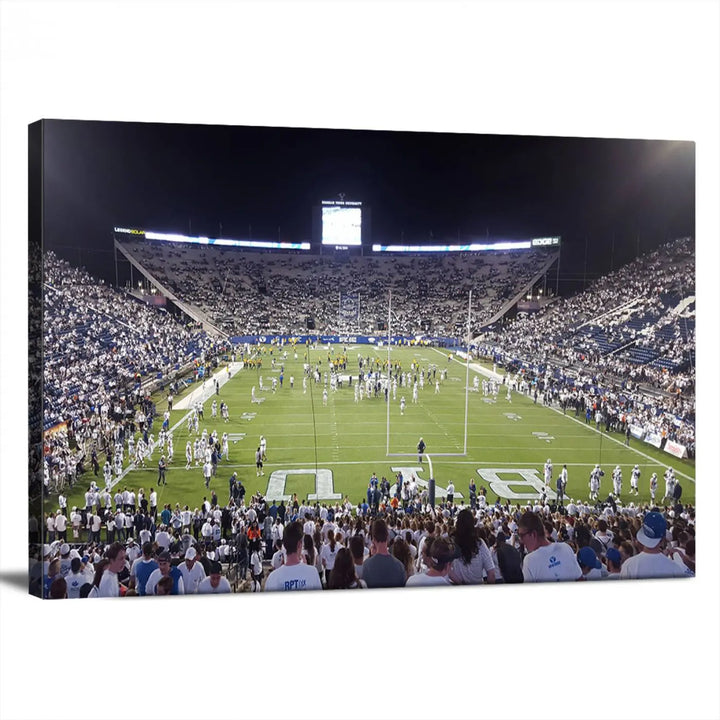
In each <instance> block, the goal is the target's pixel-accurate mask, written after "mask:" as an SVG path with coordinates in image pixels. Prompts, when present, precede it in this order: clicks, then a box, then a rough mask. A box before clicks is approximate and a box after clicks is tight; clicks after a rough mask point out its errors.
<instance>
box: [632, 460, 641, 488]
mask: <svg viewBox="0 0 720 720" xmlns="http://www.w3.org/2000/svg"><path fill="white" fill-rule="evenodd" d="M639 481H640V466H639V465H635V467H634V468H633V469H632V473H630V494H631V495H632V494H633V491H634V492H635V495H639V491H638V482H639Z"/></svg>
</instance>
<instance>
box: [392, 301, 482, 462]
mask: <svg viewBox="0 0 720 720" xmlns="http://www.w3.org/2000/svg"><path fill="white" fill-rule="evenodd" d="M471 313H472V290H470V291H469V292H468V314H467V329H466V343H467V352H466V353H465V411H464V417H463V449H462V452H446V453H443V452H433V457H466V456H467V449H468V447H467V444H468V409H469V405H470V338H471V337H472V336H471V334H470V318H471ZM391 346H392V290H391V291H389V292H388V321H387V349H388V350H387V352H388V355H387V383H388V401H387V403H386V405H387V407H386V448H385V454H386V456H387V457H412V456H414V455H417V453H413V452H391V451H390V425H391V423H390V377H391V369H392V359H391Z"/></svg>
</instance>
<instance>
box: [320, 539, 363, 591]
mask: <svg viewBox="0 0 720 720" xmlns="http://www.w3.org/2000/svg"><path fill="white" fill-rule="evenodd" d="M366 587H367V585H366V584H365V582H364V581H363V580H359V579H358V577H357V575H356V574H355V563H354V561H353V556H352V553H351V552H350V550H348V549H347V548H344V547H341V548H339V549H338V551H337V555H336V556H335V563H334V565H333V569H332V571H331V572H330V576H329V577H328V581H327V589H328V590H350V589H353V588H366Z"/></svg>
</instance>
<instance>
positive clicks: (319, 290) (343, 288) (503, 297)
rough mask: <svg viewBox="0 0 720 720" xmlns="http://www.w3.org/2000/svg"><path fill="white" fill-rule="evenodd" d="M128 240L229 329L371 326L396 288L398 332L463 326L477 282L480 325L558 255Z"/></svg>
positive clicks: (163, 278) (137, 254)
mask: <svg viewBox="0 0 720 720" xmlns="http://www.w3.org/2000/svg"><path fill="white" fill-rule="evenodd" d="M123 247H124V248H125V250H126V251H127V252H129V253H130V254H131V255H132V256H133V257H134V258H135V259H136V260H137V261H138V262H139V263H140V264H141V265H142V266H143V267H144V268H145V269H146V271H147V272H148V273H149V274H151V275H152V276H153V277H154V278H155V279H156V280H157V281H158V282H159V283H161V284H162V285H163V286H164V287H165V288H166V289H168V290H170V291H172V292H173V293H175V294H176V295H178V296H179V297H181V298H182V299H183V301H185V302H188V303H189V304H191V305H193V306H194V307H196V308H198V309H199V310H200V311H201V312H202V313H203V314H204V316H206V317H207V318H208V319H209V320H210V322H212V324H213V325H215V326H216V327H217V328H219V329H220V330H222V331H223V332H225V333H227V334H228V335H229V336H237V335H248V334H250V335H252V334H267V333H280V334H299V333H305V332H307V324H306V322H307V318H312V320H313V322H314V325H315V328H316V329H317V330H318V331H320V332H323V333H327V334H336V333H343V334H344V333H351V334H368V335H372V334H374V333H375V332H377V330H378V328H379V325H380V323H382V322H386V321H387V319H388V292H389V291H392V297H393V300H392V309H393V316H392V318H391V324H392V331H393V332H394V333H398V334H405V335H409V336H414V335H417V334H433V335H437V336H447V337H454V336H456V335H458V334H461V335H465V333H466V325H467V298H468V292H469V291H470V290H472V291H473V297H474V299H475V308H474V310H475V315H474V318H473V322H474V323H475V324H476V326H478V327H479V326H481V325H482V324H483V323H487V322H488V321H489V320H490V319H491V318H492V317H493V316H494V315H495V314H497V313H498V312H499V311H500V310H501V309H502V308H503V306H504V305H505V304H506V303H507V302H508V301H509V300H510V299H511V298H513V297H515V296H516V295H517V294H518V293H520V292H522V291H523V290H524V289H525V288H527V286H528V285H529V284H530V283H531V281H532V280H533V279H534V277H535V276H536V275H537V274H538V273H539V271H540V270H541V268H542V267H543V265H544V264H545V263H547V262H549V258H550V257H551V256H549V255H548V254H546V253H545V252H544V251H540V250H532V251H528V252H510V251H508V252H500V253H487V254H485V253H451V254H442V255H434V256H429V255H423V256H414V257H406V256H398V255H393V256H385V255H377V254H375V255H372V256H350V257H345V258H338V257H337V256H331V255H315V254H313V255H310V254H306V253H282V254H280V253H272V252H264V253H263V252H259V251H243V252H238V251H236V250H228V249H223V248H217V247H212V246H202V247H199V246H193V245H189V244H186V245H182V246H179V245H168V244H166V243H150V242H141V241H126V242H124V243H123ZM553 257H554V256H553ZM340 293H343V294H347V295H352V296H354V297H356V298H359V300H358V301H357V303H358V309H359V318H358V317H357V315H355V316H354V317H353V318H352V319H347V318H343V317H342V313H340V312H339V310H340V307H339V297H340Z"/></svg>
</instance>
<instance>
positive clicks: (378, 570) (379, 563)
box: [363, 518, 407, 588]
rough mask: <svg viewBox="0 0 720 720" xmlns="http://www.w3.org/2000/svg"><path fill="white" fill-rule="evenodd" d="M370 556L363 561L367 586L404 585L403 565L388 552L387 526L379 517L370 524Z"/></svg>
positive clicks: (404, 573) (405, 574)
mask: <svg viewBox="0 0 720 720" xmlns="http://www.w3.org/2000/svg"><path fill="white" fill-rule="evenodd" d="M371 535H372V545H371V552H372V554H371V556H370V557H369V558H368V559H367V560H366V561H365V562H364V563H363V580H364V581H365V582H366V583H367V586H368V587H369V588H378V587H380V588H388V587H404V585H405V581H406V580H407V573H406V572H405V566H404V565H403V564H402V563H401V562H400V561H399V560H398V559H397V558H395V557H393V556H392V555H390V553H389V552H388V528H387V524H386V523H385V521H384V520H383V519H382V518H380V519H378V520H375V522H373V524H372V530H371Z"/></svg>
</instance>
